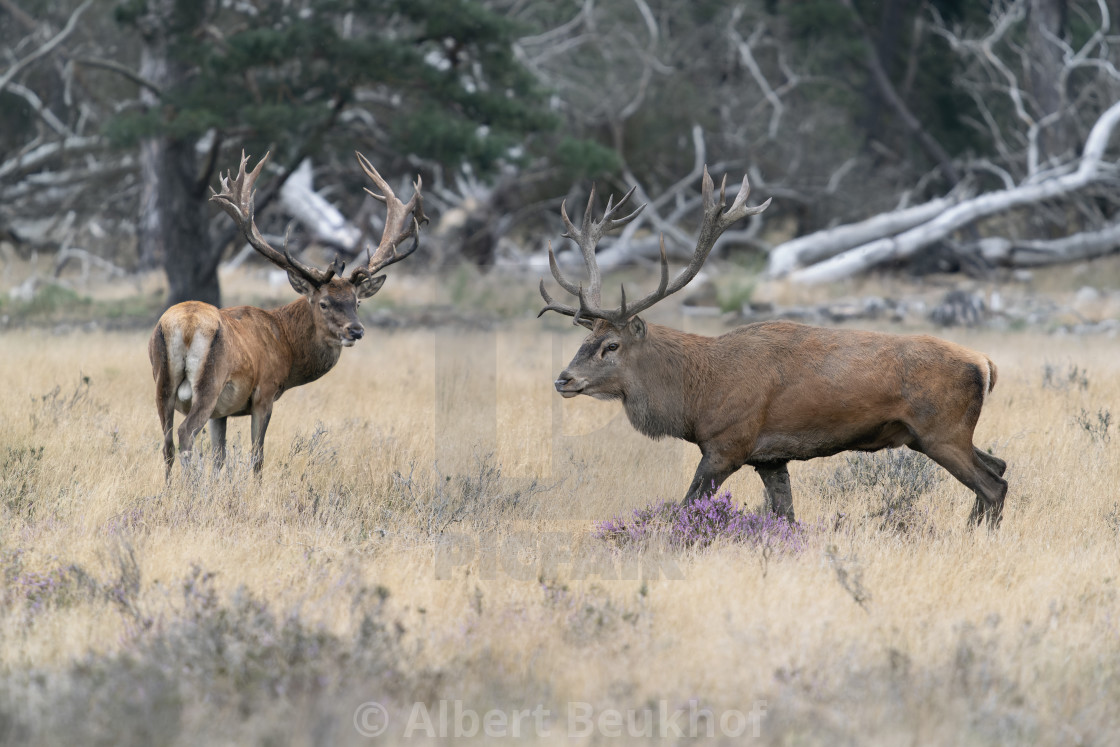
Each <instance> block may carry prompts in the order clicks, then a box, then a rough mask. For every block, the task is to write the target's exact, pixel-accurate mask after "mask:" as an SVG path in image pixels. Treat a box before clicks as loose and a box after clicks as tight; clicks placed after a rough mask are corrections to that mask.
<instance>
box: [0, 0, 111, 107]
mask: <svg viewBox="0 0 1120 747" xmlns="http://www.w3.org/2000/svg"><path fill="white" fill-rule="evenodd" d="M92 3H93V0H84V2H83V3H82V4H81V5H79V6H78V7H77V8H75V9H74V12H73V13H71V14H70V19H69V20H68V21H67V22H66V26H65V27H63V29H62V31H59V32H58V33H57V34H55V35H54V36H53V37H51V39H49V40H48V41H47V42H46V43H44V44H43V45H42V46H40V47H39V48H38V49H36V50H35V51H34V52H32V53H31V54H29V55H27V56H26V57H24V58H23V59H22V60H19V61H17V62H15V63H13V64H12V66H11V67H9V68H8V70H7V71H6V72H5V73H4V75H3V77H0V91H3V90H4V89H5V88H7V87H8V84H9V83H11V82H12V79H13V78H15V77H16V75H18V74H19V73H20V72H21V71H22V70H23V69H24V68H26V67H27V66H28V65H30V64H31V63H33V62H35V61H36V60H37V59H39V58H40V57H44V56H46V55H48V54H50V53H51V52H53V51H54V50H55V48H56V47H57V46H58V45H59V44H62V42H63V41H65V40H66V37H68V36H70V34H72V33H73V32H74V29H75V28H77V26H78V19H79V18H81V16H82V13H85V11H86V8H88V7H89V6H90V5H91V4H92Z"/></svg>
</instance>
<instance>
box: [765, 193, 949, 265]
mask: <svg viewBox="0 0 1120 747" xmlns="http://www.w3.org/2000/svg"><path fill="white" fill-rule="evenodd" d="M959 201H960V197H958V196H955V195H952V194H951V195H948V196H946V197H939V198H938V199H936V200H930V201H929V202H924V203H922V204H921V205H915V206H913V207H910V208H906V209H904V210H895V211H893V212H890V213H882V214H880V215H875V216H872V217H870V218H868V219H867V220H863V221H860V222H859V223H850V224H847V225H843V226H836V227H834V228H827V229H825V230H823V231H816V232H815V233H811V234H807V235H805V236H799V237H797V238H796V239H791V240H790V241H787V242H785V243H784V244H780V245H778V246H776V247H774V250H773V251H772V252H770V259H769V263H768V266H767V272H768V273H769V275H770V277H772V278H782V277H785V276H786V275H789V274H790V273H791V272H794V271H795V270H798V269H800V268H802V267H806V266H808V265H812V264H816V263H817V262H821V261H823V260H826V259H828V258H829V257H834V256H836V255H837V254H840V253H841V252H845V251H847V250H849V249H851V248H853V247H857V246H861V245H863V244H866V243H868V242H870V241H874V240H876V239H880V238H883V237H884V236H893V235H895V234H897V233H900V232H902V231H906V230H909V229H911V228H914V227H915V226H918V225H921V224H923V223H926V222H927V221H930V220H933V219H934V218H936V217H937V216H938V215H940V214H941V213H943V212H945V211H946V210H948V209H949V208H950V207H952V206H953V205H955V204H957V203H958V202H959Z"/></svg>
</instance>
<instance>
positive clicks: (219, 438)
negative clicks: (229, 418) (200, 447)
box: [210, 418, 226, 471]
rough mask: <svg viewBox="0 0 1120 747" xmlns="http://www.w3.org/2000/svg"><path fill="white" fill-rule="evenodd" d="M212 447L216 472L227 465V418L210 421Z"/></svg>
mask: <svg viewBox="0 0 1120 747" xmlns="http://www.w3.org/2000/svg"><path fill="white" fill-rule="evenodd" d="M210 446H211V451H213V452H214V471H217V470H220V469H221V468H222V467H223V466H225V463H226V418H211V419H210Z"/></svg>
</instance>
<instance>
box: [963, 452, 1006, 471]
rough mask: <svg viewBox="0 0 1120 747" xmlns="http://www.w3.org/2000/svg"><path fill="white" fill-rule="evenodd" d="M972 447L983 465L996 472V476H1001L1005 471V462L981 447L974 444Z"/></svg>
mask: <svg viewBox="0 0 1120 747" xmlns="http://www.w3.org/2000/svg"><path fill="white" fill-rule="evenodd" d="M972 449H973V451H974V452H975V453H976V456H977V457H978V458H979V459H980V461H981V462H983V463H984V466H986V467H987V468H988V469H990V470H992V471H993V472H995V473H996V477H1003V473H1004V472H1006V471H1007V462H1005V461H1003V460H1002V459H1000V458H999V457H997V456H993V455H991V454H989V453H988V452H986V451H983V450H982V449H977V448H976V447H975V446H973V447H972Z"/></svg>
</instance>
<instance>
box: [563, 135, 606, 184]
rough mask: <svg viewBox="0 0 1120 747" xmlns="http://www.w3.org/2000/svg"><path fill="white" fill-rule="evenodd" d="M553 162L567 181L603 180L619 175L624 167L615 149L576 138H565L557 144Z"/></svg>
mask: <svg viewBox="0 0 1120 747" xmlns="http://www.w3.org/2000/svg"><path fill="white" fill-rule="evenodd" d="M552 161H553V163H554V164H555V165H556V166H558V167H559V168H560V169H561V171H562V172H563V175H564V178H565V179H566V180H567V181H578V180H581V179H602V178H604V177H607V176H611V175H613V174H615V173H617V172H618V170H619V169H620V168H621V166H622V159H620V158H619V155H618V152H617V151H615V150H614V149H613V148H608V147H606V146H604V145H600V144H599V143H597V142H595V141H594V140H589V139H580V138H574V137H564V138H563V139H561V140H560V142H559V143H557V144H556V147H555V148H554V149H553V151H552Z"/></svg>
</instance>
